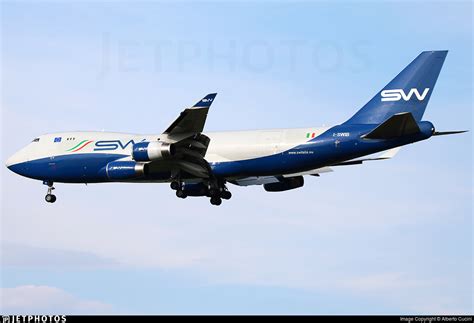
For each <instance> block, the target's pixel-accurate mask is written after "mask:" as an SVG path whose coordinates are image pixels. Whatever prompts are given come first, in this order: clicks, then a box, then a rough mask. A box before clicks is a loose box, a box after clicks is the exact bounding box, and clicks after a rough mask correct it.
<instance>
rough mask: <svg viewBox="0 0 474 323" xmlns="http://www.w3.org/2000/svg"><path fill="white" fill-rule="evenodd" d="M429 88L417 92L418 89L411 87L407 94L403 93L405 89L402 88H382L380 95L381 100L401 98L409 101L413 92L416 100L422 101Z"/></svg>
mask: <svg viewBox="0 0 474 323" xmlns="http://www.w3.org/2000/svg"><path fill="white" fill-rule="evenodd" d="M429 90H430V89H429V88H426V89H424V91H423V93H422V94H420V92H418V89H411V90H410V91H409V92H408V94H405V91H403V89H395V90H383V91H382V92H381V93H380V95H381V96H382V101H400V100H401V99H403V100H404V101H410V99H411V97H412V96H413V94H414V95H415V96H416V98H417V99H418V101H423V100H424V99H425V97H426V95H427V94H428V92H429Z"/></svg>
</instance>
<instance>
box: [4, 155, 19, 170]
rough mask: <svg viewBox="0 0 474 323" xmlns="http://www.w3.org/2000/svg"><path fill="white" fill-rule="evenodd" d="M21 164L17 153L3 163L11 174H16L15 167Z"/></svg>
mask: <svg viewBox="0 0 474 323" xmlns="http://www.w3.org/2000/svg"><path fill="white" fill-rule="evenodd" d="M21 162H22V158H21V156H20V154H19V153H18V152H17V153H15V154H13V155H11V156H10V157H9V158H8V159H7V160H6V162H5V166H7V168H8V169H9V170H11V171H12V172H15V173H18V171H17V167H16V165H18V164H20V163H21Z"/></svg>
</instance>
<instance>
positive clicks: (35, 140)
mask: <svg viewBox="0 0 474 323" xmlns="http://www.w3.org/2000/svg"><path fill="white" fill-rule="evenodd" d="M38 141H40V139H39V138H35V139H33V141H32V142H38Z"/></svg>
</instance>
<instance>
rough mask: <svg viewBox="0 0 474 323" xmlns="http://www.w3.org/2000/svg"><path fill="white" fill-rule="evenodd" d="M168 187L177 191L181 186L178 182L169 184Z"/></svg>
mask: <svg viewBox="0 0 474 323" xmlns="http://www.w3.org/2000/svg"><path fill="white" fill-rule="evenodd" d="M170 187H171V189H172V190H175V191H177V190H179V189H180V188H181V184H180V183H179V182H171V184H170Z"/></svg>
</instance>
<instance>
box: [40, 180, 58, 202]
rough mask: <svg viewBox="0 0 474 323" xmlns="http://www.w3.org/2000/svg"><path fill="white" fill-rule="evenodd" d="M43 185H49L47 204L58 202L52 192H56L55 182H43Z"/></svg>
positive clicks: (46, 197)
mask: <svg viewBox="0 0 474 323" xmlns="http://www.w3.org/2000/svg"><path fill="white" fill-rule="evenodd" d="M43 184H45V185H48V193H47V194H46V196H45V197H44V199H45V200H46V202H48V203H54V202H56V195H54V194H52V192H53V190H54V187H53V182H43Z"/></svg>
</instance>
